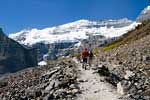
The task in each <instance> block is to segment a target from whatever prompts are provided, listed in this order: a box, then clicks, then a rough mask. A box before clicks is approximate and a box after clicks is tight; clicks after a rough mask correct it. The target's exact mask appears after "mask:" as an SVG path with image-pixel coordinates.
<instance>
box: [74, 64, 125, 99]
mask: <svg viewBox="0 0 150 100" xmlns="http://www.w3.org/2000/svg"><path fill="white" fill-rule="evenodd" d="M78 68H79V71H80V76H79V81H80V82H79V87H80V89H81V94H80V95H78V98H77V100H123V99H121V96H119V94H117V93H116V90H115V89H114V87H113V86H111V85H110V84H109V83H107V82H105V81H104V79H103V77H100V76H99V75H98V74H97V73H94V70H92V69H89V70H84V69H82V67H81V64H80V63H78Z"/></svg>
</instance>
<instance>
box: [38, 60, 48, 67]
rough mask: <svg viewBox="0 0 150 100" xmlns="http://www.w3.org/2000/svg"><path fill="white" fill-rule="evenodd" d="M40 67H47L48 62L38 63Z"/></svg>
mask: <svg viewBox="0 0 150 100" xmlns="http://www.w3.org/2000/svg"><path fill="white" fill-rule="evenodd" d="M38 65H39V66H45V65H47V62H45V61H41V62H39V63H38Z"/></svg>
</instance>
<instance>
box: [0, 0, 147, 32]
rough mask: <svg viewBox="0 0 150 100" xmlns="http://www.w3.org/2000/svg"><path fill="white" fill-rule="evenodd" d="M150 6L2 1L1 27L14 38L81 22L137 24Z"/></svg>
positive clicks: (79, 0)
mask: <svg viewBox="0 0 150 100" xmlns="http://www.w3.org/2000/svg"><path fill="white" fill-rule="evenodd" d="M148 5H150V0H0V27H1V28H3V31H4V33H6V34H10V33H15V32H18V31H21V30H23V29H31V28H38V29H43V28H47V27H52V26H57V25H62V24H66V23H69V22H73V21H77V20H80V19H87V20H106V19H120V18H128V19H130V20H136V17H137V16H138V15H139V14H140V12H141V10H143V9H144V8H145V7H146V6H148Z"/></svg>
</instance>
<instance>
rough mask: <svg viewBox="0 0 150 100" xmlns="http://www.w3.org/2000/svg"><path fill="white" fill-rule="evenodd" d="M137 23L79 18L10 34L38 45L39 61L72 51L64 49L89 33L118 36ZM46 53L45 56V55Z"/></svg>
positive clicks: (86, 37)
mask: <svg viewBox="0 0 150 100" xmlns="http://www.w3.org/2000/svg"><path fill="white" fill-rule="evenodd" d="M136 25H137V23H136V22H134V21H131V20H128V19H126V18H124V19H119V20H104V21H89V20H79V21H75V22H72V23H68V24H64V25H60V26H56V27H51V28H45V29H42V30H38V29H36V28H34V29H30V30H22V31H20V32H17V33H13V34H10V35H9V37H10V38H12V39H14V40H16V41H18V42H19V43H21V44H23V45H27V46H32V47H36V48H38V50H39V53H38V58H39V61H41V60H43V59H44V57H46V59H48V60H50V59H55V58H57V57H59V56H66V55H68V54H69V53H70V50H69V51H65V50H62V49H66V48H70V47H73V46H74V45H75V44H77V43H80V42H81V40H83V39H88V37H89V35H102V36H104V37H107V38H110V37H117V36H120V35H122V34H124V33H126V32H128V31H129V30H131V29H133V28H134V27H135V26H136ZM44 55H45V56H44Z"/></svg>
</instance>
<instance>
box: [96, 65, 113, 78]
mask: <svg viewBox="0 0 150 100" xmlns="http://www.w3.org/2000/svg"><path fill="white" fill-rule="evenodd" d="M98 73H99V74H100V75H102V76H109V74H110V72H109V70H108V68H107V67H106V66H104V65H103V66H102V67H100V68H99V69H98Z"/></svg>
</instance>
